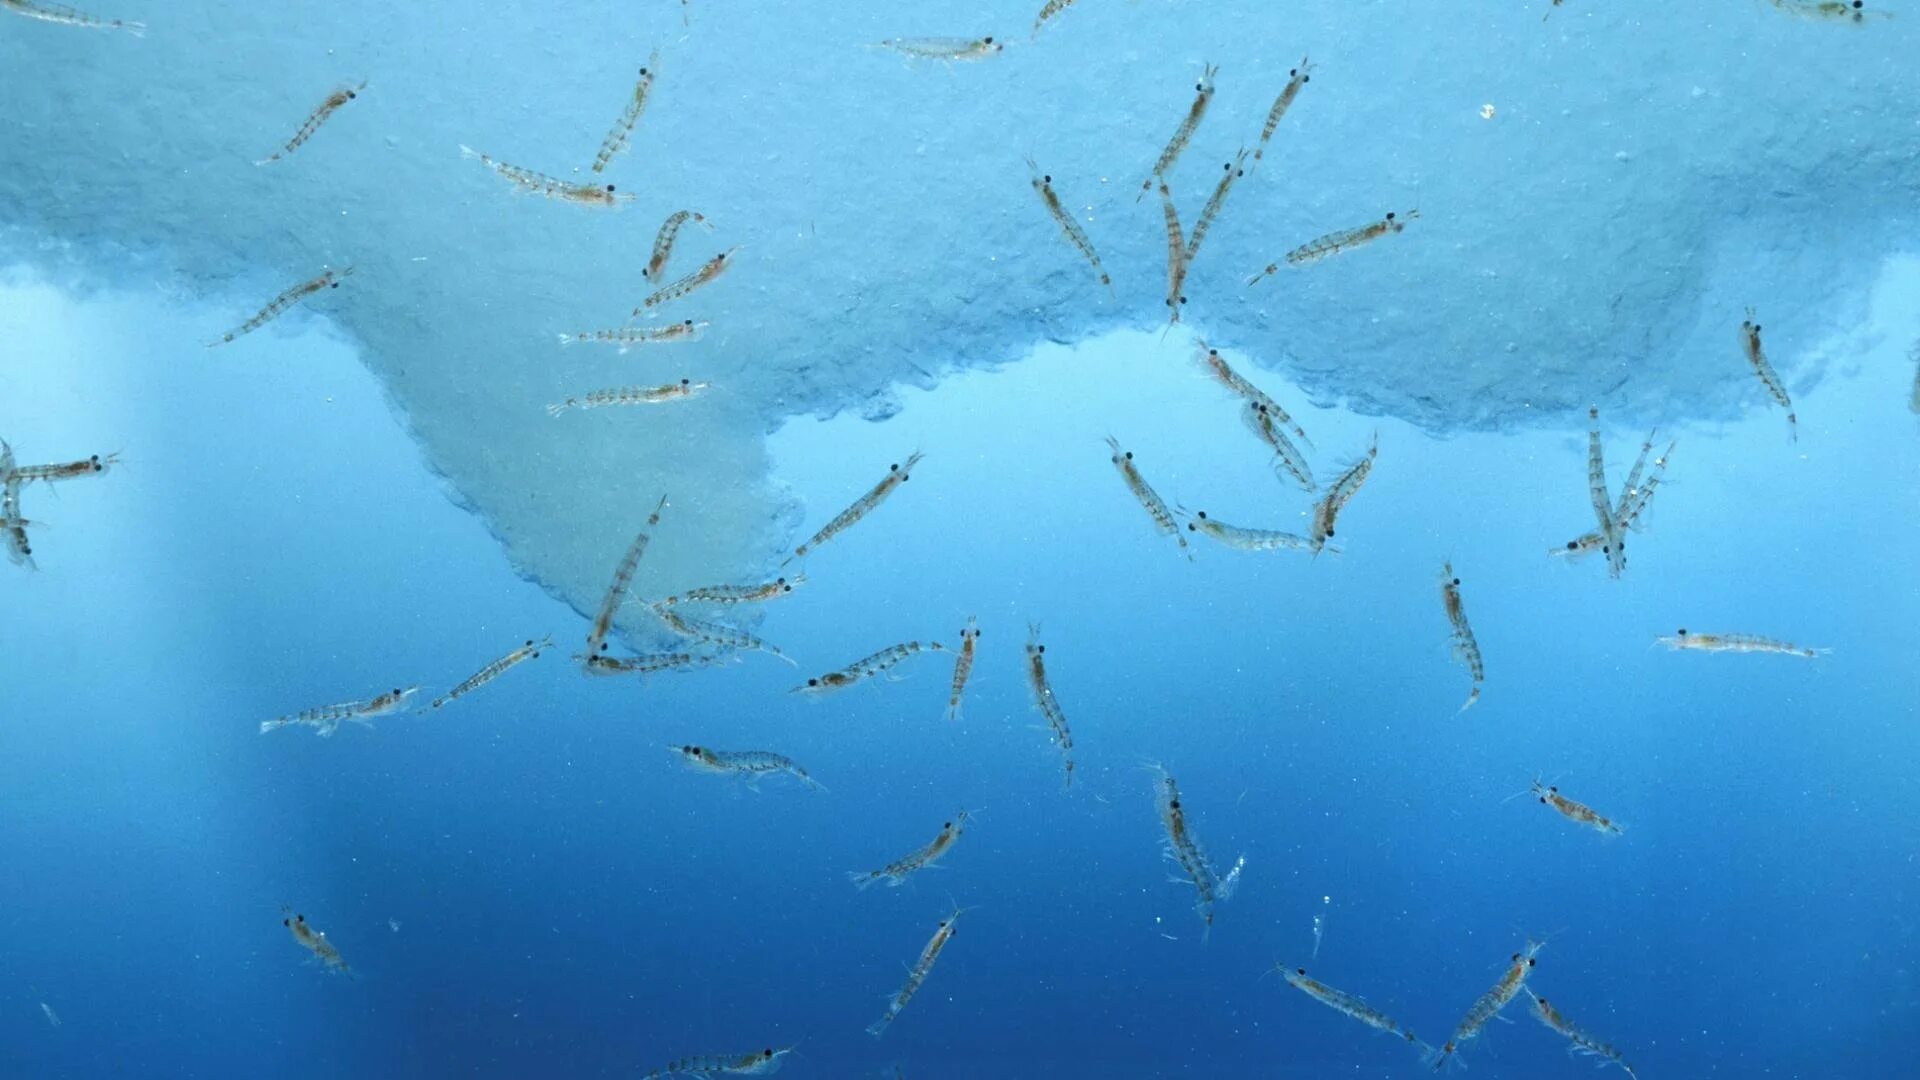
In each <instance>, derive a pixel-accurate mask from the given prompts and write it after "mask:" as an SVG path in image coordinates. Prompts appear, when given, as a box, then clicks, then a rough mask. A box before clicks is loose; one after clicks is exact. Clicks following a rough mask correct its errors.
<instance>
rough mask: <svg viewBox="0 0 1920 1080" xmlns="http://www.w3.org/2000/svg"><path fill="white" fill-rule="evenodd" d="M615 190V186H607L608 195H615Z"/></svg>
mask: <svg viewBox="0 0 1920 1080" xmlns="http://www.w3.org/2000/svg"><path fill="white" fill-rule="evenodd" d="M613 190H614V189H613V185H612V184H608V185H607V194H609V195H611V194H613Z"/></svg>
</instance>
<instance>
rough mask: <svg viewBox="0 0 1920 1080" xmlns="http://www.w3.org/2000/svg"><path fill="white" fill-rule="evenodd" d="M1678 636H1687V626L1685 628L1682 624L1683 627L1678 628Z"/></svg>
mask: <svg viewBox="0 0 1920 1080" xmlns="http://www.w3.org/2000/svg"><path fill="white" fill-rule="evenodd" d="M1680 636H1681V637H1686V636H1687V628H1686V627H1684V626H1683V627H1681V628H1680Z"/></svg>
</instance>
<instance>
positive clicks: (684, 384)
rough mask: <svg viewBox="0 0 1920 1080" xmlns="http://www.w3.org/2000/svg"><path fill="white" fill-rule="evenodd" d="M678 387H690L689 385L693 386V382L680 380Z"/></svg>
mask: <svg viewBox="0 0 1920 1080" xmlns="http://www.w3.org/2000/svg"><path fill="white" fill-rule="evenodd" d="M680 385H681V386H691V385H693V380H692V379H681V380H680Z"/></svg>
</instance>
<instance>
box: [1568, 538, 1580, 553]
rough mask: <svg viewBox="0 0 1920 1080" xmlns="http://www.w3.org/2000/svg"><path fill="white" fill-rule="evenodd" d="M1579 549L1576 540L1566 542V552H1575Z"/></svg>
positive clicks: (1578, 543)
mask: <svg viewBox="0 0 1920 1080" xmlns="http://www.w3.org/2000/svg"><path fill="white" fill-rule="evenodd" d="M1579 547H1580V541H1578V540H1569V541H1567V550H1568V551H1574V550H1577V549H1578V548H1579Z"/></svg>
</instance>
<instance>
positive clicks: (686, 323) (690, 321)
mask: <svg viewBox="0 0 1920 1080" xmlns="http://www.w3.org/2000/svg"><path fill="white" fill-rule="evenodd" d="M680 325H682V326H692V325H693V320H692V319H688V320H687V321H686V322H683V323H681V324H680Z"/></svg>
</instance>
